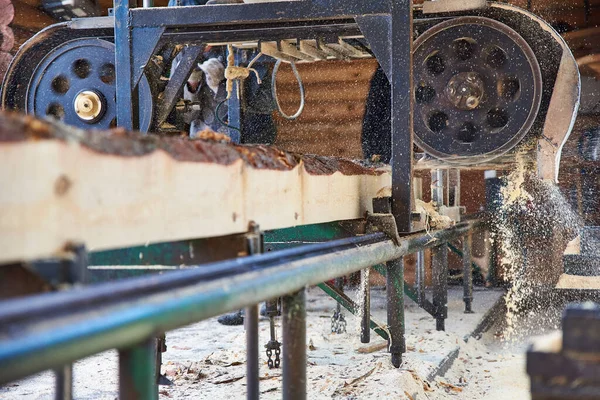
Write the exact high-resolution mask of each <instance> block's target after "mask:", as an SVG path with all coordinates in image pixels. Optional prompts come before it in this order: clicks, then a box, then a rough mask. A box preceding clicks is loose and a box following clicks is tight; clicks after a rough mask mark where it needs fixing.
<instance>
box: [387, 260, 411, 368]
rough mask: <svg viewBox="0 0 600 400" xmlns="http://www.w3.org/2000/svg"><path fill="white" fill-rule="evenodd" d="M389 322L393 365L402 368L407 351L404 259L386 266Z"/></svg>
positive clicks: (389, 347) (389, 348) (389, 346)
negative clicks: (404, 354) (403, 357)
mask: <svg viewBox="0 0 600 400" xmlns="http://www.w3.org/2000/svg"><path fill="white" fill-rule="evenodd" d="M386 267H387V274H386V288H387V321H388V330H389V335H390V340H389V344H388V350H389V352H390V353H391V354H392V365H394V367H396V368H400V364H402V353H404V352H405V351H406V343H405V339H404V259H403V258H399V259H397V260H393V261H390V262H388V263H387V264H386Z"/></svg>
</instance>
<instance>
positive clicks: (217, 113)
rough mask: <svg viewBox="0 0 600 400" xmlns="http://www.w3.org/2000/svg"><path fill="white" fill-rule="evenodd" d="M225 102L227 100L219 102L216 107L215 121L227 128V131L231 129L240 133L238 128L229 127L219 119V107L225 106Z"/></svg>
mask: <svg viewBox="0 0 600 400" xmlns="http://www.w3.org/2000/svg"><path fill="white" fill-rule="evenodd" d="M226 101H227V99H225V100H223V101H221V102H220V103H219V104H218V105H217V108H216V109H215V117H217V121H219V123H220V124H221V125H223V126H224V127H225V128H229V129H233V130H234V131H238V132H240V133H241V130H240V128H236V127H235V126H232V125H229V124H228V123H227V122H225V121H223V119H221V116H220V115H219V111H220V110H221V106H222V105H223V104H225V102H226Z"/></svg>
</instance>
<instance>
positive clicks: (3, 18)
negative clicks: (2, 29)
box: [0, 0, 15, 25]
mask: <svg viewBox="0 0 600 400" xmlns="http://www.w3.org/2000/svg"><path fill="white" fill-rule="evenodd" d="M14 16H15V8H14V6H13V4H12V2H11V1H10V0H8V1H7V0H2V1H0V25H8V24H10V23H11V22H12V20H13V18H14Z"/></svg>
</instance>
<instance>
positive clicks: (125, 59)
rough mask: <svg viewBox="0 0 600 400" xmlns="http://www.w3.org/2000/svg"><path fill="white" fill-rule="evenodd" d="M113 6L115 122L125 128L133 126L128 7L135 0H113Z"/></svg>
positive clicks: (135, 105) (133, 5)
mask: <svg viewBox="0 0 600 400" xmlns="http://www.w3.org/2000/svg"><path fill="white" fill-rule="evenodd" d="M114 6H115V77H116V88H117V91H116V99H117V124H118V125H119V126H120V127H122V128H125V129H127V130H133V128H134V111H133V110H134V108H135V107H137V104H133V103H134V101H133V100H134V94H133V89H134V85H133V66H132V62H133V60H132V58H133V51H132V47H131V46H132V42H131V26H129V21H130V19H129V8H130V7H135V0H114Z"/></svg>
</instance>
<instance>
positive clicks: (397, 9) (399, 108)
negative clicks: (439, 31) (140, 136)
mask: <svg viewBox="0 0 600 400" xmlns="http://www.w3.org/2000/svg"><path fill="white" fill-rule="evenodd" d="M134 3H135V2H133V1H132V0H115V3H114V5H115V9H114V16H115V25H114V27H115V45H116V60H115V61H116V63H115V67H116V77H117V95H116V96H117V108H118V114H117V123H118V125H119V126H121V127H123V128H126V129H130V130H131V129H135V128H137V127H138V126H139V121H138V117H139V114H140V112H141V111H140V110H139V108H138V102H137V98H138V83H139V81H140V79H141V77H142V75H143V73H144V70H145V67H146V66H147V65H149V64H150V58H151V57H152V55H153V54H154V53H155V52H156V51H158V50H159V49H160V44H161V40H163V36H165V37H167V36H168V39H169V43H170V44H178V43H188V44H189V43H190V41H192V42H196V43H200V42H203V43H207V42H221V43H223V42H228V41H229V42H230V41H236V40H237V41H240V40H257V41H260V40H277V39H278V38H290V37H297V38H314V37H327V36H329V37H331V36H332V35H334V36H335V37H336V38H337V36H338V35H339V34H348V33H349V32H354V33H355V34H361V33H362V35H364V37H365V40H366V41H367V42H369V43H370V45H371V48H372V51H373V53H374V54H375V56H376V58H377V60H378V61H379V63H380V65H381V66H382V68H383V70H384V71H385V73H386V75H387V77H388V79H389V80H390V83H391V103H392V117H391V119H392V171H393V172H392V213H393V214H394V217H395V219H396V225H397V227H398V230H399V231H400V232H404V233H409V232H411V219H410V211H411V202H412V196H411V179H412V158H413V157H412V149H413V141H412V127H413V124H412V107H413V106H412V104H413V101H412V96H411V93H412V44H413V29H412V19H413V9H412V1H411V0H394V1H391V0H387V1H377V2H374V1H367V0H347V1H343V2H340V1H339V0H303V1H283V2H274V3H255V4H234V5H211V6H195V7H171V8H163V7H157V8H133V6H134ZM122 105H126V106H122ZM130 105H131V107H130ZM230 106H231V104H230ZM238 111H239V110H238ZM238 111H236V110H232V111H231V112H232V113H234V114H235V115H236V119H237V118H238V116H239V117H240V118H241V117H242V115H241V113H239V112H238Z"/></svg>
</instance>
